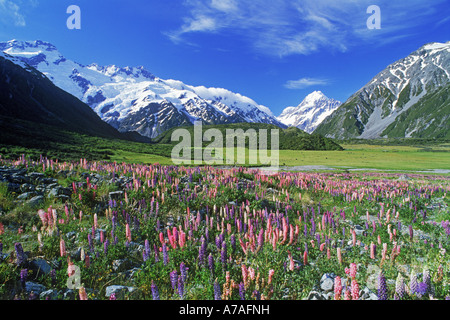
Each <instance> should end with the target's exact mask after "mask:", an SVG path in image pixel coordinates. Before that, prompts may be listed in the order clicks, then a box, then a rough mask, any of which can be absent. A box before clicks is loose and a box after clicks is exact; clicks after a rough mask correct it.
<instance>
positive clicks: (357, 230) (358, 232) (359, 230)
mask: <svg viewBox="0 0 450 320" xmlns="http://www.w3.org/2000/svg"><path fill="white" fill-rule="evenodd" d="M364 232H365V229H364V228H363V227H361V226H360V225H358V224H357V225H356V226H355V233H356V235H357V236H362V235H363V234H364Z"/></svg>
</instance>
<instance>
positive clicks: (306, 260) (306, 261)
mask: <svg viewBox="0 0 450 320" xmlns="http://www.w3.org/2000/svg"><path fill="white" fill-rule="evenodd" d="M303 264H304V265H305V266H306V265H307V264H308V251H305V252H303Z"/></svg>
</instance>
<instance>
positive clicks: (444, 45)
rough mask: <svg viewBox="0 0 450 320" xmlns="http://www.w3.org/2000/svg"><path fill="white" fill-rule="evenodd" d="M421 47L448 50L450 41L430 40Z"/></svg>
mask: <svg viewBox="0 0 450 320" xmlns="http://www.w3.org/2000/svg"><path fill="white" fill-rule="evenodd" d="M421 49H424V50H427V51H433V50H437V51H441V50H444V49H447V50H450V41H447V42H445V43H442V42H430V43H427V44H426V45H424V46H423V47H422V48H421Z"/></svg>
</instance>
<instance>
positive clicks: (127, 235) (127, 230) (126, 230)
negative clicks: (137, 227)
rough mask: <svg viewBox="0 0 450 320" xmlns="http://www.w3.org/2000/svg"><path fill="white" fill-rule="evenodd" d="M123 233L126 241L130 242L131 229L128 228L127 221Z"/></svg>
mask: <svg viewBox="0 0 450 320" xmlns="http://www.w3.org/2000/svg"><path fill="white" fill-rule="evenodd" d="M125 235H126V237H127V239H128V241H130V242H131V230H130V226H129V225H128V223H127V224H126V225H125Z"/></svg>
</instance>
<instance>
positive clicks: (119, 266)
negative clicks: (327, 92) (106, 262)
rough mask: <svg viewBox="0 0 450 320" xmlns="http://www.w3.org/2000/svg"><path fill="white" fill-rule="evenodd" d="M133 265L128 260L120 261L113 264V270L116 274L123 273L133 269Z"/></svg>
mask: <svg viewBox="0 0 450 320" xmlns="http://www.w3.org/2000/svg"><path fill="white" fill-rule="evenodd" d="M131 267H132V263H131V261H130V260H128V259H118V260H114V261H113V262H112V269H113V270H114V271H115V272H123V271H127V270H129V269H131Z"/></svg>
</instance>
